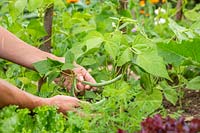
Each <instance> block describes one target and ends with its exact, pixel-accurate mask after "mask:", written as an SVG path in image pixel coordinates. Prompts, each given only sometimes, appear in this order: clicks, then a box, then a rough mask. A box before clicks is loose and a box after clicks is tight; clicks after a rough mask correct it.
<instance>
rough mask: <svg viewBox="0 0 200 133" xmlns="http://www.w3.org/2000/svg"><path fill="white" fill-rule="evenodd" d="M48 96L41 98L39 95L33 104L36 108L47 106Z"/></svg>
mask: <svg viewBox="0 0 200 133" xmlns="http://www.w3.org/2000/svg"><path fill="white" fill-rule="evenodd" d="M47 99H48V98H41V97H37V98H36V99H34V100H33V105H34V108H35V107H39V106H45V105H48V100H47Z"/></svg>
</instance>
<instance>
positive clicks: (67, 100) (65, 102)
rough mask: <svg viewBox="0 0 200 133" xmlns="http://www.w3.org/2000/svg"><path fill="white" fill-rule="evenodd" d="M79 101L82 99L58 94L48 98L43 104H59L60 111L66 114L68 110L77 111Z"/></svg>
mask: <svg viewBox="0 0 200 133" xmlns="http://www.w3.org/2000/svg"><path fill="white" fill-rule="evenodd" d="M79 103H80V100H79V99H77V98H75V97H70V96H63V95H57V96H54V97H51V98H46V99H45V104H44V103H43V105H49V106H57V107H58V111H59V112H62V113H64V114H65V113H66V112H67V111H74V112H76V109H75V108H77V107H79Z"/></svg>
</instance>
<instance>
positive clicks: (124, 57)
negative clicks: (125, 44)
mask: <svg viewBox="0 0 200 133" xmlns="http://www.w3.org/2000/svg"><path fill="white" fill-rule="evenodd" d="M132 58H133V56H132V52H131V50H130V49H129V48H126V49H125V50H124V51H123V53H122V54H121V55H120V56H119V59H118V61H117V66H122V65H124V64H125V63H127V62H129V61H131V59H132Z"/></svg>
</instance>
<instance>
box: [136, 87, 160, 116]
mask: <svg viewBox="0 0 200 133" xmlns="http://www.w3.org/2000/svg"><path fill="white" fill-rule="evenodd" d="M133 104H134V107H135V108H134V110H133V112H135V111H136V112H135V113H137V112H139V113H143V114H146V115H148V114H151V113H153V112H154V111H155V110H156V109H158V108H159V107H160V106H161V104H162V93H161V91H160V90H158V89H153V92H152V93H151V94H147V93H146V92H145V91H142V92H141V93H140V94H138V95H137V96H136V99H135V102H134V103H133Z"/></svg>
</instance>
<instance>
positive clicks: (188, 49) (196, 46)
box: [157, 39, 200, 63]
mask: <svg viewBox="0 0 200 133" xmlns="http://www.w3.org/2000/svg"><path fill="white" fill-rule="evenodd" d="M157 46H158V48H159V49H161V50H163V51H166V52H168V53H172V54H175V55H177V56H181V57H183V58H186V59H191V60H193V61H195V62H198V63H200V54H199V51H200V39H194V40H193V41H183V42H181V43H180V44H179V43H176V42H170V43H169V44H167V43H159V44H157ZM171 61H172V60H171ZM172 62H173V61H172Z"/></svg>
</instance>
